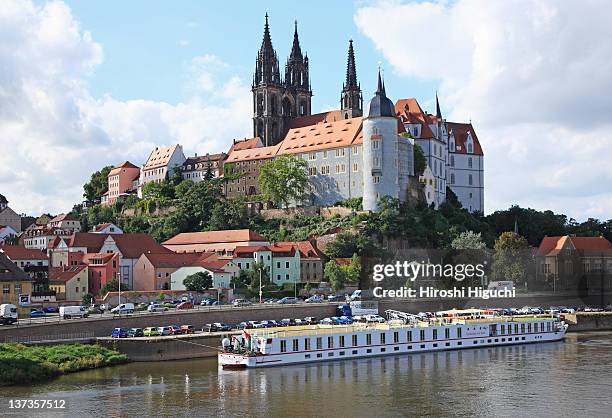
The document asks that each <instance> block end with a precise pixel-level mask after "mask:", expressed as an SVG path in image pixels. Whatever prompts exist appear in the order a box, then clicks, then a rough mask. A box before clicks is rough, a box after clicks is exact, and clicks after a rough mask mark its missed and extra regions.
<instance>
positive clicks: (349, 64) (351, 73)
mask: <svg viewBox="0 0 612 418" xmlns="http://www.w3.org/2000/svg"><path fill="white" fill-rule="evenodd" d="M344 87H345V88H350V87H357V68H356V67H355V51H354V50H353V40H352V39H350V40H349V49H348V58H347V61H346V81H345V83H344Z"/></svg>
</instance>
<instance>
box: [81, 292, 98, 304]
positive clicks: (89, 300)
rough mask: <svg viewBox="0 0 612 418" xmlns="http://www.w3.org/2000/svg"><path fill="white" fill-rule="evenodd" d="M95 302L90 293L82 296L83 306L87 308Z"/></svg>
mask: <svg viewBox="0 0 612 418" xmlns="http://www.w3.org/2000/svg"><path fill="white" fill-rule="evenodd" d="M95 300H96V298H95V296H94V295H92V294H91V293H87V294H85V295H83V299H82V303H83V306H89V305H91V304H92V303H93V302H94V301H95Z"/></svg>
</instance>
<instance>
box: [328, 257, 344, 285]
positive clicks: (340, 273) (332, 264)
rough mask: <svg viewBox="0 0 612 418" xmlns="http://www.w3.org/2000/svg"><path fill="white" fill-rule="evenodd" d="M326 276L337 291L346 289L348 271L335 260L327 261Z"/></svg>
mask: <svg viewBox="0 0 612 418" xmlns="http://www.w3.org/2000/svg"><path fill="white" fill-rule="evenodd" d="M324 276H325V279H326V280H327V281H328V282H329V284H330V285H331V288H332V289H333V290H334V291H335V292H337V291H338V290H341V289H344V285H345V283H346V272H345V271H344V270H342V269H341V268H340V266H339V265H338V263H336V261H335V260H329V261H328V262H327V263H325V269H324Z"/></svg>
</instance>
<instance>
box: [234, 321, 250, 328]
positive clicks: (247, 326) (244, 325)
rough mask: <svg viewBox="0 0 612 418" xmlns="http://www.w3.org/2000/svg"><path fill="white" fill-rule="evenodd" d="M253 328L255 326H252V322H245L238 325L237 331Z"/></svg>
mask: <svg viewBox="0 0 612 418" xmlns="http://www.w3.org/2000/svg"><path fill="white" fill-rule="evenodd" d="M251 328H253V324H251V322H250V321H249V322H246V321H243V322H241V323H239V324H238V325H236V329H251Z"/></svg>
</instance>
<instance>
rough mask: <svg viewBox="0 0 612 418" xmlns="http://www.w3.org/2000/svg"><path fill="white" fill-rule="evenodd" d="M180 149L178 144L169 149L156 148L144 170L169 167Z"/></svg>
mask: <svg viewBox="0 0 612 418" xmlns="http://www.w3.org/2000/svg"><path fill="white" fill-rule="evenodd" d="M178 147H179V145H178V144H175V145H170V146H168V147H156V148H155V149H154V150H153V151H151V154H150V155H149V158H148V159H147V162H146V163H145V164H144V166H143V170H150V169H153V168H159V167H165V166H167V165H168V163H169V162H170V159H171V158H172V156H173V155H174V152H175V151H176V150H177V148H178Z"/></svg>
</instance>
